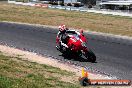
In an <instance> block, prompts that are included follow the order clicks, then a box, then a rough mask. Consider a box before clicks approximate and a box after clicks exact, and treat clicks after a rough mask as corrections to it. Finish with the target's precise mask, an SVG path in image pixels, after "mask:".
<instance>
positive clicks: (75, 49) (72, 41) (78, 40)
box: [57, 31, 96, 62]
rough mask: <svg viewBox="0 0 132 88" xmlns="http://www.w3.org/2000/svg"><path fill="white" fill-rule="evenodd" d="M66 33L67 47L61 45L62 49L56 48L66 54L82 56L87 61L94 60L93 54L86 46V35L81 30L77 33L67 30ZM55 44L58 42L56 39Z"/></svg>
mask: <svg viewBox="0 0 132 88" xmlns="http://www.w3.org/2000/svg"><path fill="white" fill-rule="evenodd" d="M76 32H77V31H76ZM67 35H68V37H69V38H68V40H67V46H68V48H66V47H63V49H62V50H60V49H58V48H57V50H59V51H60V52H61V53H63V54H64V55H66V56H68V55H69V54H70V55H72V56H73V55H74V56H79V57H82V56H84V57H85V58H86V59H87V60H88V61H91V62H95V61H96V56H95V54H94V53H93V52H92V51H91V50H90V49H89V48H88V47H87V46H86V37H85V36H84V35H83V31H81V32H77V33H70V32H67ZM57 44H59V41H57Z"/></svg>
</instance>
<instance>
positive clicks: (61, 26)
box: [58, 25, 66, 32]
mask: <svg viewBox="0 0 132 88" xmlns="http://www.w3.org/2000/svg"><path fill="white" fill-rule="evenodd" d="M58 28H59V31H60V32H63V31H65V30H66V26H65V25H60V26H59V27H58Z"/></svg>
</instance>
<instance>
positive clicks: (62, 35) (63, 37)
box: [56, 25, 69, 50]
mask: <svg viewBox="0 0 132 88" xmlns="http://www.w3.org/2000/svg"><path fill="white" fill-rule="evenodd" d="M58 28H59V32H58V34H57V38H56V41H57V42H59V46H56V47H57V48H58V49H60V50H62V49H63V47H65V48H68V46H67V39H68V38H69V37H68V36H67V34H66V31H67V30H69V29H68V28H66V26H65V25H60V26H59V27H58ZM59 40H60V41H59Z"/></svg>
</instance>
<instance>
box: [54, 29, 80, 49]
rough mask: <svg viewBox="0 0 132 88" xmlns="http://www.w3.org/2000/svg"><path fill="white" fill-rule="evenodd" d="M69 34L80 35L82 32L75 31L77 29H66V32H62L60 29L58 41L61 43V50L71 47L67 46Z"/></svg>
mask: <svg viewBox="0 0 132 88" xmlns="http://www.w3.org/2000/svg"><path fill="white" fill-rule="evenodd" d="M68 34H77V35H80V33H79V32H77V31H75V30H65V31H64V32H60V31H59V32H58V34H57V39H56V42H58V43H59V49H60V50H64V49H66V48H69V47H68V46H67V42H68V39H69V38H70V36H69V35H68ZM57 47H58V46H57Z"/></svg>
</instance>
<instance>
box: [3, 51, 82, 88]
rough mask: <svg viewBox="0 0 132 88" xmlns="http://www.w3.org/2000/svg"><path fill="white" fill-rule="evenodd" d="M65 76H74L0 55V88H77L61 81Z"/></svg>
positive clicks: (76, 85) (50, 67)
mask: <svg viewBox="0 0 132 88" xmlns="http://www.w3.org/2000/svg"><path fill="white" fill-rule="evenodd" d="M63 76H65V77H67V79H69V77H73V78H74V76H75V74H74V73H72V72H67V71H65V70H60V69H59V68H55V67H52V66H47V65H44V64H38V63H36V62H29V61H26V60H23V59H21V58H17V57H10V56H4V55H2V54H1V53H0V88H50V87H52V88H79V87H80V86H79V83H77V82H75V83H74V84H73V83H71V82H67V81H62V80H61V78H62V77H63Z"/></svg>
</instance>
